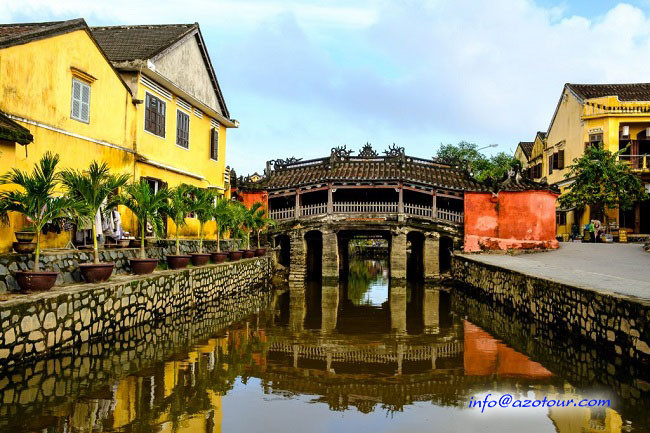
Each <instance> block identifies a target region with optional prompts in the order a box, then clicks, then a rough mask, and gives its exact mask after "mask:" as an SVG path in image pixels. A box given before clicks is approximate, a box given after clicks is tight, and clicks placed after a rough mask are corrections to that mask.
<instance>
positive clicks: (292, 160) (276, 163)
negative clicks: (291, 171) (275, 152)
mask: <svg viewBox="0 0 650 433" xmlns="http://www.w3.org/2000/svg"><path fill="white" fill-rule="evenodd" d="M300 161H302V158H296V157H293V156H291V157H289V158H287V159H279V158H278V159H272V160H270V161H269V162H268V165H267V167H268V166H270V165H272V166H273V168H274V169H275V170H278V169H281V168H286V166H287V165H291V164H296V163H298V162H300Z"/></svg>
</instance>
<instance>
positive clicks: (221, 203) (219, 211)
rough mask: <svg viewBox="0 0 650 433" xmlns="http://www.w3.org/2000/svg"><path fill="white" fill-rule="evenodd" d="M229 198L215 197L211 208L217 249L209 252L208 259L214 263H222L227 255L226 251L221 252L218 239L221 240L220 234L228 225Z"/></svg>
mask: <svg viewBox="0 0 650 433" xmlns="http://www.w3.org/2000/svg"><path fill="white" fill-rule="evenodd" d="M230 203H231V202H230V200H228V199H225V198H223V197H219V198H217V202H216V204H215V206H214V208H213V209H212V215H213V216H214V220H215V222H216V224H217V228H216V231H217V251H216V252H214V253H212V254H210V260H212V261H213V262H214V263H223V262H225V261H226V258H227V257H228V253H222V252H221V246H220V245H219V241H220V240H221V235H222V234H224V232H225V231H226V230H227V229H228V226H229V219H230V210H231V204H230Z"/></svg>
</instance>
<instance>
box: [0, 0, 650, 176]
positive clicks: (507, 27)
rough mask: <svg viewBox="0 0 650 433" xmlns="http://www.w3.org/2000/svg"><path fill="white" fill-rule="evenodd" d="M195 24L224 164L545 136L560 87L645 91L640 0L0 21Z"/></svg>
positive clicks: (259, 166)
mask: <svg viewBox="0 0 650 433" xmlns="http://www.w3.org/2000/svg"><path fill="white" fill-rule="evenodd" d="M77 17H83V18H85V19H86V21H87V22H88V24H89V25H91V26H92V25H117V24H164V23H179V22H190V23H191V22H198V23H199V25H200V28H201V31H202V33H203V37H204V39H205V41H206V43H207V46H208V50H209V52H210V57H211V59H212V63H213V65H214V68H215V71H216V73H217V77H218V79H219V82H220V85H221V88H222V91H223V93H224V96H225V98H226V103H227V105H228V109H229V111H230V114H231V117H232V118H234V119H237V120H239V122H240V127H239V128H238V129H230V130H229V131H228V134H227V163H228V165H230V166H231V167H233V168H235V169H236V171H237V173H238V174H239V175H241V174H247V173H252V172H254V171H258V172H260V173H261V172H262V170H263V169H264V166H265V162H266V161H267V160H270V159H276V158H287V157H291V156H294V157H299V158H305V159H309V158H316V157H323V156H328V155H329V153H330V149H331V148H332V147H334V146H339V145H344V144H345V145H347V146H348V148H352V149H354V150H358V149H360V148H361V147H362V146H363V145H364V144H365V143H366V142H370V143H371V144H372V145H373V147H374V148H375V150H377V151H379V152H380V153H381V152H382V151H383V150H385V149H387V148H388V146H389V145H390V144H392V143H396V144H398V145H400V146H403V147H405V148H406V153H407V154H409V155H413V156H418V157H423V158H428V157H432V156H433V155H435V153H436V150H437V148H438V147H439V146H440V144H441V143H457V142H459V141H461V140H467V141H470V142H474V143H477V144H478V145H479V146H487V145H489V144H498V146H497V147H493V148H490V149H487V150H486V153H493V152H499V151H505V152H514V150H515V148H516V146H517V143H518V142H519V141H532V140H533V139H534V136H535V133H536V131H546V129H547V128H548V125H549V122H550V120H551V116H552V115H553V111H554V109H555V105H556V104H557V100H558V98H559V96H560V93H561V91H562V86H563V85H564V83H567V82H572V83H624V82H649V81H650V0H630V1H628V2H618V3H617V2H616V1H606V0H577V1H556V0H537V1H533V0H490V1H485V0H419V1H416V0H398V1H397V0H396V1H390V0H309V1H308V0H304V1H298V0H293V1H290V0H286V1H283V0H182V1H178V0H176V1H169V0H158V1H156V2H138V1H133V0H111V1H92V0H85V1H80V0H75V1H73V0H23V1H20V2H16V1H11V0H0V22H5V23H10V22H34V21H53V20H64V19H70V18H77Z"/></svg>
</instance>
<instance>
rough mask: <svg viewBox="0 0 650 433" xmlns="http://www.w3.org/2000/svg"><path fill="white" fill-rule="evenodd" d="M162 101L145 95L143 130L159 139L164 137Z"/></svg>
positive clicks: (150, 95) (163, 104)
mask: <svg viewBox="0 0 650 433" xmlns="http://www.w3.org/2000/svg"><path fill="white" fill-rule="evenodd" d="M166 105H167V104H165V102H164V101H161V100H160V99H158V98H156V97H155V96H153V95H152V94H150V93H147V96H146V100H145V109H144V129H145V131H148V132H151V133H152V134H156V135H157V136H159V137H163V138H164V137H165V108H166Z"/></svg>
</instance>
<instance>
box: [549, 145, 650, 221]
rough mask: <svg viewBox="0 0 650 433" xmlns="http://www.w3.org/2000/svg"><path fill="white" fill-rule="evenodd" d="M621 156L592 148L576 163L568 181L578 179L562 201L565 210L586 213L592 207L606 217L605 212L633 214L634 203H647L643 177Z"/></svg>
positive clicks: (601, 148)
mask: <svg viewBox="0 0 650 433" xmlns="http://www.w3.org/2000/svg"><path fill="white" fill-rule="evenodd" d="M624 151H625V149H622V150H619V151H618V152H614V153H612V152H609V151H607V150H605V149H603V146H602V145H600V146H589V147H588V148H587V149H586V150H585V153H584V154H583V155H582V157H580V158H576V159H574V160H573V165H570V166H569V167H568V168H569V171H568V172H567V173H566V174H565V177H566V178H567V179H574V181H573V183H572V184H571V190H570V191H569V192H568V193H566V194H564V195H562V196H561V197H560V198H559V202H560V205H561V206H562V207H565V208H569V207H576V208H578V209H584V208H585V206H591V207H593V208H594V210H595V211H596V212H597V213H600V214H604V210H605V209H616V208H619V209H621V210H629V209H631V208H632V207H633V206H634V203H635V202H637V201H640V200H647V199H648V194H647V193H646V192H645V190H644V188H643V184H642V182H641V179H640V178H639V176H636V175H635V174H634V173H632V171H631V170H630V167H629V166H628V165H627V164H626V163H625V162H624V161H620V160H619V155H620V154H621V153H622V152H624Z"/></svg>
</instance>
